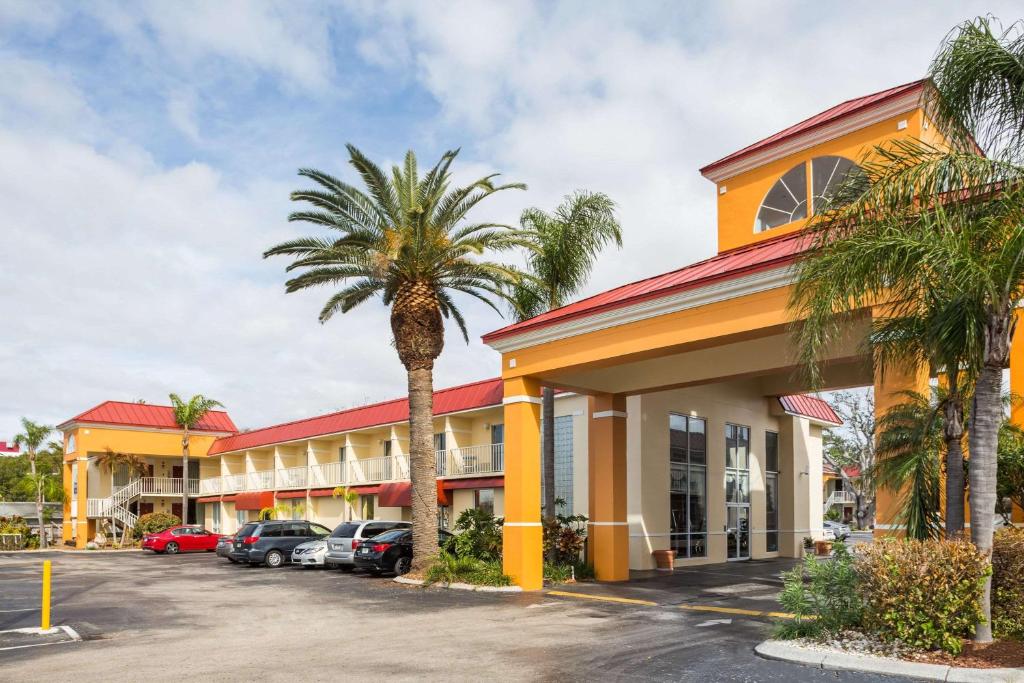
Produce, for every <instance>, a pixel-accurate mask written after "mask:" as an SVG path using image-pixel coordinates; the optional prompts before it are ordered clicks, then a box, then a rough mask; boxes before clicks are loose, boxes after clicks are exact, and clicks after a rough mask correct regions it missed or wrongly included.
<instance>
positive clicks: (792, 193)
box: [754, 156, 860, 232]
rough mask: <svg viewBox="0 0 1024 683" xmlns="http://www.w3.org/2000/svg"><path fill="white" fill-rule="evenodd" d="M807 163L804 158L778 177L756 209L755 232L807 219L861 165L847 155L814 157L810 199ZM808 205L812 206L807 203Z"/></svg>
mask: <svg viewBox="0 0 1024 683" xmlns="http://www.w3.org/2000/svg"><path fill="white" fill-rule="evenodd" d="M807 163H808V162H801V163H799V164H797V165H796V166H794V167H793V168H791V169H789V170H788V171H786V172H785V173H784V174H783V175H782V177H781V178H779V179H778V180H776V181H775V184H774V185H772V187H771V189H770V190H768V194H766V195H765V196H764V200H763V201H762V202H761V206H760V207H759V208H758V210H757V219H756V220H755V221H754V232H764V231H765V230H771V229H772V228H777V227H779V226H780V225H786V224H787V223H792V222H793V221H800V220H804V219H805V218H807V217H808V215H809V214H811V213H813V212H814V210H815V209H816V208H820V207H821V206H824V205H825V203H826V202H827V201H828V198H829V197H830V196H831V194H832V193H833V192H834V191H835V188H836V187H838V186H839V184H840V183H841V182H843V180H845V179H846V177H847V175H848V174H850V173H851V172H860V167H859V166H857V164H855V163H853V162H852V161H850V160H849V159H847V158H846V157H839V156H821V157H815V158H813V159H811V161H810V162H809V163H810V165H811V200H810V201H808V197H807ZM808 205H809V206H808Z"/></svg>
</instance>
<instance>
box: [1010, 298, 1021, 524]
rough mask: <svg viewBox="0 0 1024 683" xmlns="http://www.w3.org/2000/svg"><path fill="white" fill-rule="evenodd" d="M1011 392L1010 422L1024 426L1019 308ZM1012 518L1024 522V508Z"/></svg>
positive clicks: (1018, 509) (1011, 371)
mask: <svg viewBox="0 0 1024 683" xmlns="http://www.w3.org/2000/svg"><path fill="white" fill-rule="evenodd" d="M1010 393H1011V395H1013V396H1014V397H1016V398H1018V399H1019V400H1018V401H1015V402H1014V403H1013V404H1012V405H1011V407H1010V422H1012V423H1013V424H1015V425H1017V426H1018V427H1024V313H1022V312H1021V310H1020V309H1017V331H1016V332H1015V333H1014V335H1013V344H1012V345H1011V346H1010ZM1012 519H1013V521H1014V522H1016V523H1020V522H1024V510H1021V509H1020V508H1019V507H1017V506H1016V505H1015V506H1014V507H1013V516H1012Z"/></svg>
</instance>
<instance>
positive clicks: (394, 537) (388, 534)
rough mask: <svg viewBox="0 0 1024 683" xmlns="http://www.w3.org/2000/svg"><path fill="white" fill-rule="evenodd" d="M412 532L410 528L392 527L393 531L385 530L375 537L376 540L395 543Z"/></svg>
mask: <svg viewBox="0 0 1024 683" xmlns="http://www.w3.org/2000/svg"><path fill="white" fill-rule="evenodd" d="M410 533H411V532H410V531H409V530H408V529H392V530H391V531H385V532H384V533H382V534H377V535H376V536H374V537H373V540H374V541H381V542H383V543H394V542H396V541H401V540H402V539H403V538H404V537H405V536H407V535H408V534H410Z"/></svg>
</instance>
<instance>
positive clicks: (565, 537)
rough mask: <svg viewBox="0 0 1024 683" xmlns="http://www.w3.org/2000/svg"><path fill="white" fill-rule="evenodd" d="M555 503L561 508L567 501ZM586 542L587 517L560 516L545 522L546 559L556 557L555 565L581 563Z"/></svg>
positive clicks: (547, 519) (558, 500)
mask: <svg viewBox="0 0 1024 683" xmlns="http://www.w3.org/2000/svg"><path fill="white" fill-rule="evenodd" d="M555 503H556V505H558V506H560V507H563V506H564V505H565V501H564V500H562V499H560V498H558V499H556V500H555ZM586 540H587V516H586V515H561V514H559V515H555V516H554V517H548V518H546V519H545V520H544V557H548V558H551V557H552V556H554V557H553V559H554V562H555V564H562V565H573V564H576V563H577V562H579V559H580V553H581V552H583V544H584V543H585V542H586Z"/></svg>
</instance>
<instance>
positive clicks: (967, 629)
mask: <svg viewBox="0 0 1024 683" xmlns="http://www.w3.org/2000/svg"><path fill="white" fill-rule="evenodd" d="M988 572H989V563H988V562H987V561H986V559H985V558H984V557H983V556H982V555H981V554H980V553H979V552H978V551H977V549H975V547H974V546H973V545H971V544H970V543H969V542H967V541H964V540H959V541H932V540H928V541H918V540H900V539H886V540H882V541H878V542H876V543H874V544H873V545H871V546H869V547H867V548H866V549H865V550H864V552H863V554H862V556H861V558H860V559H859V560H858V562H857V576H858V584H859V588H858V590H859V591H860V594H861V597H862V598H863V600H864V616H863V622H862V623H863V626H864V627H865V629H866V630H867V631H868V632H870V633H873V634H874V635H876V636H878V637H879V638H881V639H882V640H889V641H892V640H897V641H900V642H902V643H904V644H906V645H909V646H911V647H915V648H921V649H927V650H934V649H942V650H945V651H946V652H949V653H950V654H953V655H956V654H959V653H960V650H961V649H962V642H961V638H963V637H965V636H967V635H969V634H970V633H971V632H972V629H973V628H974V626H975V625H976V624H977V623H978V622H979V621H980V620H981V618H982V614H981V606H980V599H981V592H982V583H983V582H984V579H985V577H986V576H987V575H988Z"/></svg>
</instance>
